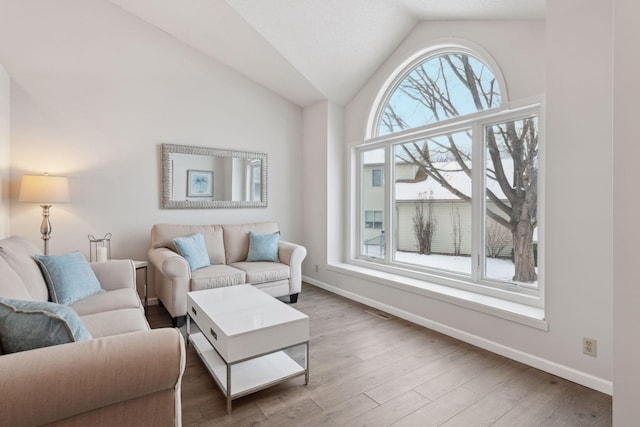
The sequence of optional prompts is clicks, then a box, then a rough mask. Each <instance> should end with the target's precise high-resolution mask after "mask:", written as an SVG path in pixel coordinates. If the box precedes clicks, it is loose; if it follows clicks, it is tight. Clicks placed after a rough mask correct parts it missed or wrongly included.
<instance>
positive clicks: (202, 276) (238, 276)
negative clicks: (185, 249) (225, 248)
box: [191, 265, 246, 291]
mask: <svg viewBox="0 0 640 427" xmlns="http://www.w3.org/2000/svg"><path fill="white" fill-rule="evenodd" d="M245 277H246V274H245V272H244V271H242V270H238V269H236V268H233V267H230V266H228V265H212V266H209V267H205V268H201V269H200V270H196V271H194V272H193V273H191V290H192V291H201V290H203V289H211V288H222V287H224V286H233V285H240V284H242V283H246V279H245Z"/></svg>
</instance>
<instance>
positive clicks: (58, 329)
mask: <svg viewBox="0 0 640 427" xmlns="http://www.w3.org/2000/svg"><path fill="white" fill-rule="evenodd" d="M90 339H91V334H90V333H89V331H88V330H87V328H86V326H85V325H84V323H82V320H80V316H78V313H76V312H75V311H73V309H71V307H67V306H64V305H60V304H55V303H52V302H42V301H23V300H14V299H8V298H1V297H0V345H2V350H3V352H4V353H5V354H8V353H16V352H18V351H25V350H32V349H34V348H41V347H49V346H52V345H58V344H66V343H70V342H76V341H86V340H90Z"/></svg>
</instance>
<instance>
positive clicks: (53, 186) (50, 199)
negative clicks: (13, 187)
mask: <svg viewBox="0 0 640 427" xmlns="http://www.w3.org/2000/svg"><path fill="white" fill-rule="evenodd" d="M18 200H19V201H21V202H32V203H65V202H68V201H69V180H68V179H67V177H65V176H49V175H24V176H23V177H22V181H21V182H20V195H19V196H18Z"/></svg>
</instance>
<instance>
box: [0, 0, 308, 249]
mask: <svg viewBox="0 0 640 427" xmlns="http://www.w3.org/2000/svg"><path fill="white" fill-rule="evenodd" d="M0 8H1V9H2V11H3V12H2V14H1V15H0V63H2V64H3V65H5V67H6V68H7V70H8V72H9V74H10V75H11V77H12V94H11V101H12V106H11V109H12V122H11V123H12V130H11V138H12V142H11V149H12V155H11V168H12V174H11V177H12V185H13V190H14V192H13V198H14V199H15V198H16V196H17V188H18V183H19V180H20V177H21V175H22V174H24V173H41V172H44V171H47V172H49V173H51V174H60V175H66V176H69V178H70V190H71V199H72V201H71V203H69V204H59V205H54V206H53V208H52V210H51V221H52V223H53V234H52V240H51V252H52V253H54V254H56V253H64V252H67V251H72V250H81V251H82V252H83V253H85V254H87V255H88V249H89V244H88V239H87V235H88V234H94V235H95V236H102V235H104V234H105V233H107V232H111V233H113V238H112V253H113V256H114V258H125V257H132V258H135V259H146V253H147V249H148V247H149V240H150V229H151V226H152V225H153V224H154V223H161V222H167V223H189V224H203V223H204V224H212V223H227V222H228V223H240V222H249V221H262V220H275V221H278V222H279V224H280V227H281V230H282V237H283V239H285V240H291V241H301V239H302V207H301V204H300V200H301V198H302V183H301V180H300V179H292V177H299V176H300V175H301V173H302V167H301V163H300V158H301V157H302V110H301V109H300V108H299V107H297V106H295V105H293V104H291V103H290V102H288V101H286V100H284V99H282V98H280V97H278V96H276V95H275V94H273V93H272V92H270V91H268V90H266V89H264V88H263V87H261V86H259V85H257V84H255V83H253V82H251V81H249V80H248V79H246V78H245V77H243V76H241V75H240V74H238V73H236V72H234V71H232V70H230V69H229V68H227V67H225V66H222V65H220V64H218V63H216V62H214V61H212V60H211V59H208V58H206V57H205V56H203V55H201V54H200V53H198V52H196V51H194V50H192V49H190V48H187V47H186V46H184V45H183V44H181V43H180V42H178V41H176V40H175V39H173V38H172V37H170V36H168V35H167V34H165V33H163V32H162V31H159V30H157V29H155V28H153V27H151V26H149V25H148V24H145V23H143V22H142V21H140V20H138V19H136V18H134V17H132V16H130V15H129V14H128V13H126V12H124V11H123V10H121V9H119V8H117V7H115V6H113V5H112V4H109V3H108V2H104V1H98V0H88V1H87V0H63V1H57V2H41V1H32V0H25V1H21V2H15V1H1V3H0ZM161 143H175V144H187V145H199V146H210V147H215V148H230V149H237V150H251V151H258V152H266V153H267V154H268V156H269V158H268V160H269V194H268V202H269V205H268V208H265V209H204V210H166V209H160V208H159V206H160V200H159V197H160V187H159V186H160V173H161V171H160V148H159V144H161ZM11 212H12V216H11V220H12V222H11V231H12V233H13V234H19V235H24V236H27V237H29V238H30V239H32V240H33V241H34V242H38V244H41V241H40V234H39V224H40V221H41V209H40V207H39V206H38V205H35V204H23V203H18V202H14V203H13V204H12V207H11Z"/></svg>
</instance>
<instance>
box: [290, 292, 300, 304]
mask: <svg viewBox="0 0 640 427" xmlns="http://www.w3.org/2000/svg"><path fill="white" fill-rule="evenodd" d="M289 302H290V303H291V304H295V303H297V302H298V294H291V295H289Z"/></svg>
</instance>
